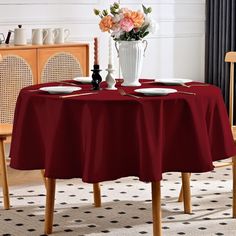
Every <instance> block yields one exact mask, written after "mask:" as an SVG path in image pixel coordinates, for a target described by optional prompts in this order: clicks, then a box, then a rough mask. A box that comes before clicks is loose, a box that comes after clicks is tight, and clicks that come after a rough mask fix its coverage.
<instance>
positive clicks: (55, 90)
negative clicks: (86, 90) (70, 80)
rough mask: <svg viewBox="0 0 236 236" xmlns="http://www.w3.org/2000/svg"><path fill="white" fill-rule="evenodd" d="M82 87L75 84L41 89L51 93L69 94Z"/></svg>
mask: <svg viewBox="0 0 236 236" xmlns="http://www.w3.org/2000/svg"><path fill="white" fill-rule="evenodd" d="M80 89H81V88H80V87H75V86H48V87H41V88H39V90H41V91H45V92H48V93H50V94H64V93H65V94H67V93H72V92H75V91H78V90H80Z"/></svg>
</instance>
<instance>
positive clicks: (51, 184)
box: [44, 178, 56, 234]
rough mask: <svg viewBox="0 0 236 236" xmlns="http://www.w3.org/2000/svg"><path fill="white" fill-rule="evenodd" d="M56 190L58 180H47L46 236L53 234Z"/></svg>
mask: <svg viewBox="0 0 236 236" xmlns="http://www.w3.org/2000/svg"><path fill="white" fill-rule="evenodd" d="M55 188H56V179H52V178H47V188H46V190H47V196H46V209H45V224H44V232H45V234H51V233H52V225H53V211H54V202H55Z"/></svg>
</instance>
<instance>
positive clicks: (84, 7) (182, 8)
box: [0, 0, 205, 81]
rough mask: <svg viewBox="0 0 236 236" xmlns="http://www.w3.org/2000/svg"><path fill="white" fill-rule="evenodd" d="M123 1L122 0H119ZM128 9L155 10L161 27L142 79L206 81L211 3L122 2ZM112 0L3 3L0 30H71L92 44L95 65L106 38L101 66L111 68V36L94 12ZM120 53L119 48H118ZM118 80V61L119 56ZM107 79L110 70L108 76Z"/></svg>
mask: <svg viewBox="0 0 236 236" xmlns="http://www.w3.org/2000/svg"><path fill="white" fill-rule="evenodd" d="M116 1H118V0H116ZM120 2H121V4H122V5H125V6H128V7H132V8H134V9H138V8H140V7H141V4H144V5H146V6H151V7H152V9H153V13H152V14H153V16H154V18H155V19H156V20H157V21H158V22H159V24H160V30H159V31H158V32H157V34H156V35H152V36H149V37H148V38H147V40H148V48H147V51H146V57H145V59H144V67H143V71H142V77H151V78H159V77H173V76H174V77H183V78H190V79H194V80H200V81H203V74H204V36H205V35H204V25H205V0H121V1H120ZM112 3H113V1H111V0H108V1H106V0H0V32H3V33H4V34H5V35H6V34H7V31H8V29H14V28H16V27H17V25H18V24H22V25H23V27H24V28H26V29H27V34H28V38H29V40H30V37H31V29H32V28H37V27H47V28H48V27H65V28H69V29H70V31H71V36H70V41H79V42H88V43H90V45H91V50H90V53H91V60H90V65H91V66H92V64H93V63H92V62H93V55H92V54H93V37H94V36H98V37H99V39H100V52H99V56H100V65H101V67H102V69H105V68H106V66H107V65H106V64H107V55H108V50H107V49H108V34H107V33H101V32H100V30H99V28H98V21H99V19H98V17H97V16H94V14H93V8H99V9H104V8H108V7H109V5H110V4H112ZM114 51H115V50H114ZM115 67H116V70H117V71H116V74H117V76H118V74H119V70H118V67H119V66H118V59H117V57H115ZM102 75H103V76H105V72H103V74H102Z"/></svg>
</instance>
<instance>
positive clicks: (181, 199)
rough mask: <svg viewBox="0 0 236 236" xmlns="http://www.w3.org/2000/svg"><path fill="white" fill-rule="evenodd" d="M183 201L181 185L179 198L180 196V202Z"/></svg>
mask: <svg viewBox="0 0 236 236" xmlns="http://www.w3.org/2000/svg"><path fill="white" fill-rule="evenodd" d="M182 201H183V187H182V186H181V189H180V192H179V198H178V202H182Z"/></svg>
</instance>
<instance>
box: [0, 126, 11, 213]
mask: <svg viewBox="0 0 236 236" xmlns="http://www.w3.org/2000/svg"><path fill="white" fill-rule="evenodd" d="M11 134H12V125H11V124H0V172H1V181H2V192H3V201H4V209H6V210H8V209H9V208H10V201H9V191H8V181H7V169H6V159H5V152H4V141H5V140H6V139H7V138H8V137H10V136H11Z"/></svg>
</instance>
